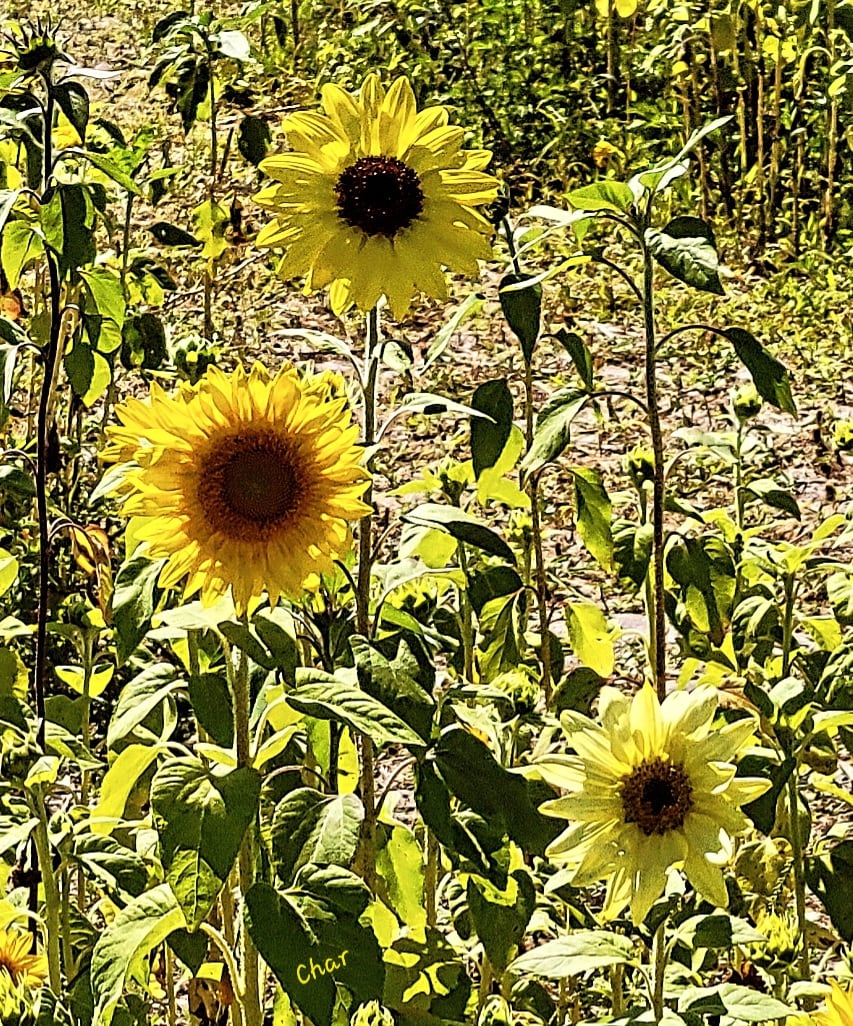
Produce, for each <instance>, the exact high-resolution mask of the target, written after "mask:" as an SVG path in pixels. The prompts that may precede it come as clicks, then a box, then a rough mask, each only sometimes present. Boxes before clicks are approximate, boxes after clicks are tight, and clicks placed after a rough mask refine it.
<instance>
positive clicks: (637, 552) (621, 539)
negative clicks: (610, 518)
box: [612, 519, 654, 591]
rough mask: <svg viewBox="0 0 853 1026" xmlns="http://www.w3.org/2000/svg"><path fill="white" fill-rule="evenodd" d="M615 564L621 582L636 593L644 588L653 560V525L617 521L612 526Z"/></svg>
mask: <svg viewBox="0 0 853 1026" xmlns="http://www.w3.org/2000/svg"><path fill="white" fill-rule="evenodd" d="M612 532H613V563H614V567H615V570H616V573H617V574H618V576H619V580H620V582H622V584H624V585H630V586H631V587H632V589H633V590H634V591H638V590H639V589H640V588H641V587H642V586H643V581H645V579H646V574H647V573H648V572H649V564H650V563H651V558H652V545H653V542H654V530H653V528H652V525H651V524H636V523H634V522H633V521H631V520H621V519H620V520H616V521H614V522H613V525H612Z"/></svg>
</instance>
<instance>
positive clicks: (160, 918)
mask: <svg viewBox="0 0 853 1026" xmlns="http://www.w3.org/2000/svg"><path fill="white" fill-rule="evenodd" d="M182 926H184V914H183V912H182V911H181V909H180V907H179V906H178V903H177V901H176V900H175V896H174V894H172V892H171V890H170V889H169V887H168V885H167V884H160V885H159V886H157V887H155V888H153V889H152V890H150V891H146V892H145V893H144V894H141V895H140V896H139V897H138V898H136V899H135V900H134V901H132V902H131V903H130V904H129V905H127V906H126V907H125V908H123V909H121V910H120V911H119V912H118V914H117V915H116V917H115V918H114V919H113V920H112V922H111V923H110V924H109V925H108V926H107V928H106V929H105V930H104V931H103V933H102V934H101V936H100V938H99V939H98V942H97V943H96V944H95V950H94V951H93V952H92V970H91V980H92V994H93V997H94V999H95V1015H94V1021H95V1022H97V1023H98V1026H110V1023H111V1022H112V1018H113V1015H114V1013H115V1010H116V1007H117V1005H118V1003H119V1001H120V1000H121V996H122V992H123V991H124V988H125V984H126V983H127V982H128V981H129V980H131V979H132V980H135V981H136V982H137V983H138V984H139V985H140V986H142V987H147V986H148V975H149V968H148V960H147V955H148V953H149V952H150V951H153V950H154V948H156V947H157V945H158V944H160V943H161V942H162V941H164V940H165V939H166V937H168V936H169V934H170V933H171V932H172V931H173V930H177V929H179V928H180V927H182Z"/></svg>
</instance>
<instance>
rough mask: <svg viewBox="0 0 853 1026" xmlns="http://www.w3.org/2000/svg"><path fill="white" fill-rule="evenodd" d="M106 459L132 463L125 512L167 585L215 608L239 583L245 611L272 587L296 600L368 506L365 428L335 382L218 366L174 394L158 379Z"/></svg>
mask: <svg viewBox="0 0 853 1026" xmlns="http://www.w3.org/2000/svg"><path fill="white" fill-rule="evenodd" d="M116 413H117V414H118V417H119V420H120V421H121V426H116V427H112V428H110V429H109V432H108V433H109V437H110V441H111V445H110V446H109V447H108V448H107V450H106V451H105V453H104V458H105V459H108V460H115V461H121V462H126V463H128V465H129V466H128V471H127V473H126V474H125V475H124V478H123V481H122V485H121V487H122V489H123V490H124V491H125V492H127V493H128V494H127V495H126V497H125V499H124V505H123V508H122V512H123V513H125V514H126V515H128V516H131V517H135V518H138V519H137V520H136V521H135V525H134V532H135V536H136V537H137V538H139V539H141V540H142V541H143V542H145V544H146V546H147V554H148V555H149V556H151V557H153V558H155V559H156V558H163V557H165V558H166V560H167V562H166V565H165V566H164V568H163V571H162V572H161V574H160V584H161V585H162V586H163V587H172V586H174V585H176V584H178V583H179V582H180V581H182V580H184V579H186V582H187V583H186V587H185V591H184V594H185V595H186V596H189V595H193V594H195V593H196V592H199V591H200V592H201V599H202V602H203V603H204V604H205V605H212V604H213V603H214V602H215V601H216V600H217V599H219V598H221V597H222V596H223V595H225V594H226V593H227V592H228V591H229V589H230V590H231V593H232V595H233V598H234V603H235V605H236V607H237V609H238V611H242V610H243V609H245V608H246V606H247V604H248V603H249V601H250V600H251V599H253V598H256V597H259V596H261V595H262V594H263V593H264V592H266V593H267V594H268V596H269V598H270V601H271V602H273V603H274V602H276V601H277V600H278V598H279V597H280V596H282V595H284V596H287V597H289V598H297V597H298V596H299V595H300V594H301V593H302V590H303V586H304V584H305V582H306V580H308V579H309V578H311V577H312V576H313V575H316V574H320V573H327V572H330V571H332V570H333V569H334V567H333V561H334V560H335V559H339V558H341V557H343V556H344V555H345V554H346V553H347V551H348V550H349V548H350V547H351V544H352V537H351V533H350V529H349V524H348V521H351V520H357V519H359V518H360V517H363V516H364V515H365V514H366V513H368V512H369V507H368V506H366V505H365V504H364V503H363V502H362V501H361V496H362V494H363V493H364V490H365V488H366V486H367V481H368V475H367V473H366V472H365V470H364V469H363V468H362V466H361V465H360V463H361V458H362V453H363V450H362V449H361V448H360V447H359V446H358V445H356V438H357V435H358V429H357V427H355V426H354V425H353V424H352V423H351V414H350V411H349V410H348V409H347V407H346V399H345V398H336V397H335V396H334V395H333V392H332V390H331V388H330V379H327V378H322V377H321V376H317V377H315V378H309V379H307V380H302V379H300V377H299V375H298V374H297V373H296V371H295V370H294V369H293V368H291V367H287V368H285V369H283V370H281V371H279V373H277V374H275V375H274V376H272V375H270V374H269V373H268V372H267V370H266V369H265V368H264V367H263V366H262V365H261V364H255V366H254V367H253V368H252V370H251V372H250V373H248V374H247V373H246V372H245V371H244V370H243V368H242V367H239V368H238V369H237V370H236V371H235V372H234V373H233V374H230V375H229V374H225V373H224V372H223V371H221V370H219V369H218V368H211V369H210V370H208V371H207V373H206V374H205V376H204V377H203V378H202V379H201V381H200V382H199V384H198V385H197V386H195V387H193V386H191V385H188V384H184V385H182V386H180V388H179V389H178V391H177V392H176V393H175V394H173V395H168V394H167V393H166V392H164V391H163V389H162V388H160V387H159V386H158V385H156V384H154V385H152V387H151V393H150V395H149V396H148V397H147V398H146V399H142V400H140V399H128V400H127V401H126V402H124V403H122V404H120V405H119V406H118V407H117V408H116Z"/></svg>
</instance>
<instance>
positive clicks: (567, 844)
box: [539, 685, 769, 923]
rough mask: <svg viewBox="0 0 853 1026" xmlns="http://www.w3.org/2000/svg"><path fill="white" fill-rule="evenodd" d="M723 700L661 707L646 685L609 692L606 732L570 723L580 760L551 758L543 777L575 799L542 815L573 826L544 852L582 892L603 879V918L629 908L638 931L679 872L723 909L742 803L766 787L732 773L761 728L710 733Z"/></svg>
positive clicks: (566, 719)
mask: <svg viewBox="0 0 853 1026" xmlns="http://www.w3.org/2000/svg"><path fill="white" fill-rule="evenodd" d="M717 702H718V699H717V692H716V691H715V690H714V689H713V688H708V687H702V688H697V689H696V690H695V691H693V692H691V693H689V694H688V693H687V692H684V691H679V692H675V693H674V694H672V695H669V696H668V697H667V698H666V699H665V700H664V702H663V703H660V702H659V701H658V699H657V695H656V694H655V692H654V690H653V689H652V688H651V687H650V686H648V685H646V686H645V687H644V688H643V689H642V690H641V691H640V692H639V693H638V694H637V695H636V696H635V697H634V698H633V699H630V698H628V697H627V696H626V695H623V694H622V693H621V692H620V691H617V690H616V689H615V688H604V689H602V692H601V697H600V700H599V719H600V721H601V722H600V723H596V722H594V721H593V720H591V719H589V718H587V717H586V716H581V715H579V714H577V713H564V714H563V726H564V729H565V730H566V732H567V734H568V740H569V745H570V747H571V748H573V749H574V752H575V754H574V755H570V756H550V757H548V759H547V760H545V761H544V762H543V763H542V765H541V767H539V768H540V772H541V775H542V776H543V777H544V779H546V780H547V781H548V782H549V783H552V784H554V785H555V786H558V787H562V788H565V789H566V790H567V791H568V792H569V793H568V794H566V795H565V796H564V797H562V798H557V799H555V800H554V801H550V802H546V803H545V804H544V805H543V806H542V811H543V812H546V813H547V814H549V815H553V816H559V817H562V818H565V819H568V820H571V821H572V825H571V826H570V827H569V828H568V829H567V830H566V831H565V832H564V833H563V834H561V835H560V836H559V837H558V838H557V839H556V840H555V841H554V842H553V844H552V845H551V848H550V849H549V854H550V855H551V856H552V857H554V858H557V859H559V860H561V861H565V862H568V863H570V864H572V865H574V866H575V871H574V875H573V882H574V883H575V884H576V885H577V886H583V885H585V884H589V883H592V882H593V881H595V880H600V879H607V881H608V892H607V898H606V901H605V907H604V910H603V916H604V918H605V919H610V918H613V917H614V916H616V915H618V914H619V912H621V911H622V909H623V908H624V907H625V906H626V905H628V904H630V906H631V915H632V917H633V919H634V922H635V923H638V922H641V921H642V920H643V919H644V918H645V916H646V914H647V913H648V910H649V909H650V908H651V906H652V904H653V903H654V901H655V900H656V899H657V898H658V897H660V895H661V894H662V893H663V890H664V887H665V884H666V875H667V872H668V871H669V870H670V868H671V867H673V866H677V867H679V868H681V869H682V870H683V872H684V874H685V875H686V876H687V878H688V880H689V881H690V883H691V884H693V886H694V887H695V888H696V890H697V891H698V892H699V893H700V894H701V895H702V897H704V898H706V899H707V900H709V901H711V902H713V903H714V904H715V905H718V906H725V905H726V904H727V894H726V887H725V882H724V878H723V866H724V864H725V863H726V862H727V861H728V858H729V857H730V855H731V848H732V845H731V838H732V836H733V835H734V834H736V833H738V832H739V831H741V830H743V829H745V828H746V827H747V825H748V821H747V819H746V817H745V815H744V814H743V812H741V809H740V806H741V805H744V804H746V803H748V802H750V801H752V800H753V799H755V798H757V797H758V796H759V795H760V794H762V793H763V792H764V791H765V790H766V789H767V787H768V786H769V782H768V781H766V780H758V779H752V778H746V777H738V776H736V775H735V774H736V771H737V765H736V760H737V757H738V755H739V754H740V753H741V751H742V750H743V749H744V747H745V746H746V745H748V744H749V743H750V739H751V736H752V733H753V730H754V724H753V722H752V720H751V719H745V720H738V721H736V722H734V723H730V724H727V725H725V726H722V727H719V728H717V729H713V730H712V723H713V720H714V718H715V715H716V713H717Z"/></svg>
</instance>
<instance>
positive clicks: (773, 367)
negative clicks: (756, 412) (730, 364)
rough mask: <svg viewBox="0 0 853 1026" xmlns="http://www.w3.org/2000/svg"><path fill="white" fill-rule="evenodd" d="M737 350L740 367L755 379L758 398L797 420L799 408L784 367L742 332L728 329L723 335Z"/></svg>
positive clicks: (747, 334)
mask: <svg viewBox="0 0 853 1026" xmlns="http://www.w3.org/2000/svg"><path fill="white" fill-rule="evenodd" d="M723 334H724V335H725V336H726V338H728V339H729V341H730V342H731V343H732V345H733V346H734V347H735V352H736V353H737V355H738V358H739V359H740V361H741V363H743V365H744V366H745V367H746V369H747V370H748V371H749V373H750V374H751V375H752V380H753V383H754V384H755V387H756V389H757V390H758V394H759V395H760V396H761V398H762V399H764V400H765V401H766V402H768V403H770V404H771V405H772V406H775V407H776V408H777V409H779V410H784V412H785V413H790V414H791V415H792V416H794V417H796V415H797V407H796V405H795V404H794V397H793V395H792V394H791V381H790V379H789V377H788V372H787V370H785V367H784V366H783V365H782V364H781V363H780V362H779V361H778V360H777V359H776V357H775V356H771V355H770V353H768V352H767V350H766V349H765V348H764V347H763V346H762V345H761V343H760V342H759V341H758V339H757V338H756V337H755V336H754V335H753V334H751V333H750V332H748V331H745V330H744V329H743V328H726V330H725V331H724V332H723Z"/></svg>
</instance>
